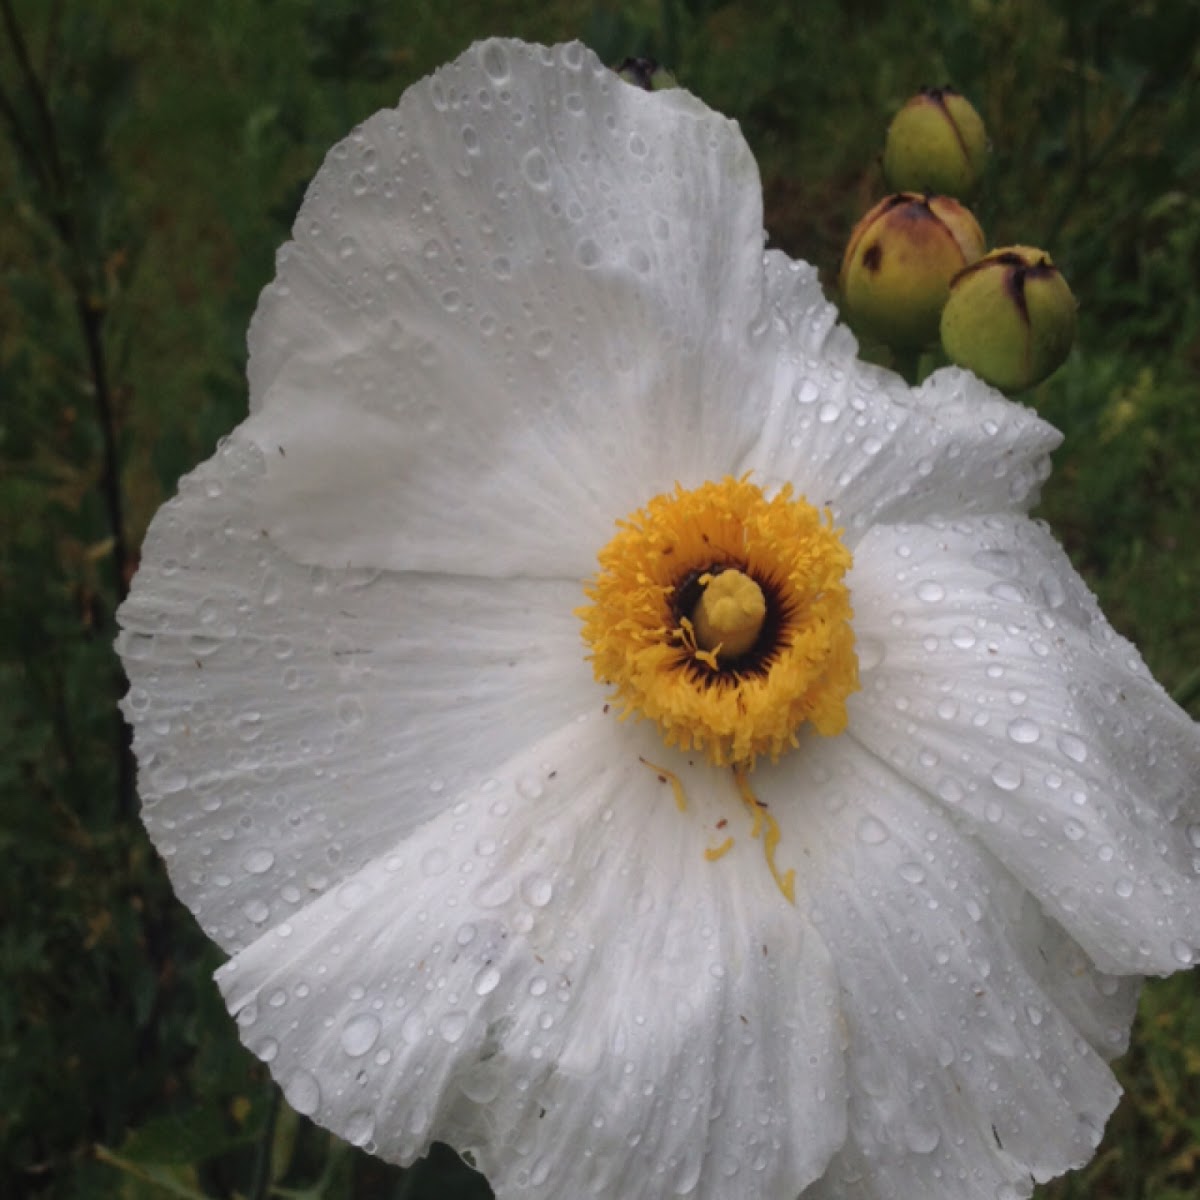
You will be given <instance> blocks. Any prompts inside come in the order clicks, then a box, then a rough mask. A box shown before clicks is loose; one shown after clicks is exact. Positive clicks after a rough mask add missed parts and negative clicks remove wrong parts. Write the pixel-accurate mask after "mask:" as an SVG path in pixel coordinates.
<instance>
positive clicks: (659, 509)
mask: <svg viewBox="0 0 1200 1200" xmlns="http://www.w3.org/2000/svg"><path fill="white" fill-rule="evenodd" d="M599 563H600V570H599V572H598V574H597V575H596V577H595V579H593V580H592V581H591V582H590V583H589V584H588V586H587V589H586V591H587V596H588V599H589V600H590V601H591V603H590V604H589V605H587V606H586V607H584V608H581V609H580V610H579V615H580V616H581V617H582V619H583V635H584V639H585V641H587V643H588V645H589V647H590V649H591V653H590V656H589V657H590V659H591V662H592V668H593V671H594V673H595V676H596V678H597V680H599V681H600V682H602V683H606V684H610V685H612V686H613V687H615V689H616V690H615V694H614V697H613V698H614V700H615V701H616V702H618V703H619V704H620V705H621V706H622V712H621V715H622V717H627V716H629V715H631V714H633V715H636V716H641V717H648V718H650V719H651V720H652V721H654V722H655V723H656V724H657V725H658V727H659V730H660V731H661V733H662V736H663V740H664V741H665V742H666V743H667V744H668V745H670V746H678V747H679V748H680V749H683V750H701V751H703V752H704V754H705V755H706V756H707V757H708V758H709V760H710V761H711V762H713V763H715V764H717V765H719V766H728V765H734V766H737V767H740V768H745V769H749V768H750V767H752V766H753V765H754V762H755V760H756V758H757V757H758V756H759V755H766V756H767V757H769V758H771V759H776V758H778V757H779V755H780V754H782V753H783V752H784V751H785V750H788V749H790V748H791V747H794V746H796V745H798V743H799V732H798V731H799V729H800V727H801V726H802V725H804V724H805V723H807V724H810V725H812V727H813V728H814V729H815V730H816V731H817V732H818V733H821V734H826V735H832V734H837V733H841V732H842V730H843V729H845V727H846V697H847V696H849V695H850V693H851V692H853V691H855V690H856V689H857V687H858V660H857V658H856V657H855V654H854V634H853V632H852V630H851V628H850V618H851V616H852V613H851V609H850V595H849V591H848V590H847V588H846V585H845V582H844V576H845V573H846V571H847V570H848V569H849V567H850V563H851V557H850V552H849V551H848V550H847V549H846V547H845V546H844V545H843V544H842V541H841V538H840V537H839V531H838V530H836V529H834V528H833V526H832V520H831V518H830V517H829V515H828V513H826V514H824V515H822V514H821V513H819V512H818V511H817V510H816V509H815V508H813V506H812V505H810V504H808V503H806V502H805V501H804V500H802V499H797V498H796V497H794V496H793V494H792V491H791V489H790V488H789V487H784V488H783V489H782V490H781V491H780V492H779V493H777V494H776V495H775V496H774V497H772V498H771V499H767V497H766V496H764V495H763V492H762V490H761V488H759V487H757V486H756V485H755V484H752V483H750V482H749V481H748V480H746V479H732V478H728V477H727V478H725V479H723V480H721V481H720V482H719V483H706V484H704V485H703V486H701V487H699V488H695V489H693V490H690V491H688V490H684V489H683V488H681V487H679V486H678V485H677V486H676V488H675V491H674V492H671V493H667V494H664V495H661V496H656V497H654V499H653V500H651V501H650V503H649V504H648V505H647V506H646V507H645V508H644V509H641V510H640V511H638V512H636V513H634V514H633V515H632V516H630V517H628V518H626V519H625V520H623V521H620V522H618V529H617V534H616V536H615V537H614V538H613V539H612V541H610V542H609V543H608V545H607V546H605V547H604V549H603V550H601V551H600V555H599Z"/></svg>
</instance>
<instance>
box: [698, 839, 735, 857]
mask: <svg viewBox="0 0 1200 1200" xmlns="http://www.w3.org/2000/svg"><path fill="white" fill-rule="evenodd" d="M732 849H733V838H731V837H727V838H726V839H725V840H724V841H723V842H722V843H721V844H720V845H719V846H710V847H709V848H708V849H707V850H705V852H704V857H705V858H707V859H708V861H709V862H716V861H717V859H718V858H724V857H725V855H727V854H728V853H729V851H730V850H732Z"/></svg>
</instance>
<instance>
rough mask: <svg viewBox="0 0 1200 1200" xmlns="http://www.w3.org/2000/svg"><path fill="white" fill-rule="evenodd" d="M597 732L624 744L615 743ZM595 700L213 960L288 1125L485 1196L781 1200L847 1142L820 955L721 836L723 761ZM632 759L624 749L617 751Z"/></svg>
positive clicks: (831, 1008)
mask: <svg viewBox="0 0 1200 1200" xmlns="http://www.w3.org/2000/svg"><path fill="white" fill-rule="evenodd" d="M618 733H619V734H620V735H621V736H618ZM638 749H645V750H646V751H647V752H650V751H653V752H655V753H656V755H657V756H658V758H659V760H660V763H659V765H662V763H663V762H664V761H666V760H668V755H667V754H666V753H665V752H664V751H663V750H662V748H661V746H659V745H658V744H657V738H656V737H655V735H654V734H653V733H652V732H651V731H649V730H648V729H644V728H643V729H639V730H635V729H632V728H631V727H618V728H614V723H613V722H612V721H611V720H610V719H607V718H605V717H604V715H603V714H602V713H601V711H600V710H599V709H597V710H596V712H595V714H594V715H593V716H592V717H590V718H589V719H588V720H586V721H584V722H582V723H575V724H573V725H572V726H570V727H569V728H567V729H565V730H563V731H562V732H560V733H558V734H556V735H553V736H551V737H548V738H546V739H545V740H544V741H543V742H541V743H540V744H539V745H537V746H536V747H533V748H531V749H530V750H529V751H528V752H526V753H524V754H521V755H519V756H517V757H516V758H514V759H513V760H512V761H511V762H508V763H506V764H503V765H502V766H500V767H498V768H497V770H496V773H495V775H494V776H493V777H492V778H491V779H489V780H487V781H485V782H484V784H483V785H482V786H480V787H479V788H476V789H473V790H472V791H471V792H469V793H467V794H465V795H464V796H462V797H461V798H460V799H459V800H458V801H457V802H456V803H455V804H454V806H453V807H452V808H451V809H449V810H448V811H447V812H445V813H444V814H443V815H442V816H440V817H438V818H437V819H436V820H434V821H433V822H431V823H430V824H428V825H426V826H425V827H423V828H422V829H421V830H419V831H417V832H416V833H415V834H413V835H412V836H410V837H408V838H407V839H405V840H404V841H402V842H400V843H398V844H397V845H396V846H395V847H394V848H393V849H392V850H391V851H390V852H385V853H383V854H381V856H380V857H379V858H378V859H376V860H375V861H373V862H371V863H369V864H368V865H367V866H365V867H364V868H363V869H362V870H361V871H359V872H358V873H357V874H356V875H355V876H353V877H352V878H350V879H348V880H346V881H345V882H344V883H342V884H341V885H340V887H339V888H338V889H336V890H335V891H332V892H330V893H329V894H327V895H325V896H323V897H322V898H321V899H320V900H318V901H316V902H315V903H313V904H312V905H310V906H308V907H307V908H305V909H304V910H302V911H301V912H299V913H298V914H297V915H296V917H295V919H294V920H292V921H290V922H288V923H287V924H286V925H284V926H281V927H279V928H277V929H275V930H273V931H272V932H270V933H268V934H266V935H264V936H263V938H262V939H260V940H259V941H258V942H256V943H254V944H253V945H251V946H250V947H248V948H247V949H245V950H244V951H242V952H241V953H240V954H239V955H237V956H236V957H235V958H234V959H233V960H231V962H230V963H229V964H228V965H227V966H225V967H224V968H222V970H221V972H220V973H219V980H220V983H221V987H222V989H223V991H224V992H225V995H226V998H227V1000H228V1002H229V1004H230V1007H231V1009H232V1010H233V1011H234V1012H235V1014H236V1015H237V1019H238V1022H239V1024H240V1025H241V1028H242V1036H243V1038H244V1040H245V1041H246V1043H247V1045H249V1046H250V1047H251V1048H252V1049H253V1050H254V1051H255V1052H256V1053H257V1054H258V1055H260V1057H262V1058H263V1059H264V1060H266V1061H268V1062H269V1063H270V1065H271V1069H272V1071H273V1072H274V1073H275V1074H276V1076H277V1078H278V1079H279V1080H280V1082H281V1083H282V1085H283V1087H284V1092H285V1095H287V1097H288V1099H289V1100H290V1101H291V1103H292V1104H293V1105H294V1106H295V1107H297V1108H298V1109H299V1110H300V1111H301V1112H304V1113H307V1114H309V1115H311V1116H313V1117H314V1118H315V1119H316V1120H318V1121H319V1122H320V1123H321V1124H323V1125H327V1126H329V1127H330V1128H332V1129H334V1130H336V1131H338V1132H339V1133H342V1134H343V1135H344V1136H346V1137H347V1138H349V1139H350V1140H351V1141H353V1142H355V1143H357V1144H359V1145H365V1146H367V1148H368V1149H371V1150H373V1151H375V1152H377V1153H379V1154H381V1155H382V1156H384V1157H386V1158H389V1159H392V1160H395V1161H399V1162H409V1161H411V1160H412V1159H413V1158H414V1157H416V1156H417V1155H419V1154H420V1153H422V1151H423V1150H424V1149H425V1148H426V1147H427V1146H428V1144H429V1141H430V1139H431V1138H435V1137H436V1138H440V1139H444V1140H448V1141H450V1142H451V1143H452V1144H453V1145H455V1146H457V1147H458V1148H460V1149H463V1150H469V1151H470V1152H471V1153H472V1155H473V1156H474V1159H475V1161H476V1162H477V1163H478V1164H479V1166H480V1169H481V1170H483V1171H484V1173H485V1174H486V1175H487V1177H488V1179H489V1181H490V1182H491V1184H492V1186H493V1188H494V1189H495V1191H496V1193H497V1195H498V1196H499V1197H500V1198H501V1200H505V1198H506V1197H513V1196H518V1195H519V1196H523V1197H524V1196H528V1197H546V1198H547V1200H549V1198H552V1197H553V1198H555V1200H557V1198H559V1197H564V1196H584V1195H608V1196H621V1197H624V1198H627V1200H638V1198H646V1200H650V1198H654V1197H660V1196H668V1195H688V1196H695V1197H698V1198H711V1200H776V1198H777V1197H780V1196H795V1195H797V1194H798V1193H799V1192H800V1190H801V1189H803V1188H804V1187H805V1186H807V1185H808V1184H810V1183H811V1182H812V1181H813V1180H814V1179H816V1178H817V1177H818V1176H819V1175H820V1174H821V1172H822V1171H823V1170H824V1168H825V1165H826V1163H827V1161H828V1159H829V1157H830V1155H831V1154H832V1153H833V1151H834V1150H835V1149H836V1148H837V1147H838V1146H839V1145H840V1144H841V1142H842V1140H843V1137H844V1134H845V1092H844V1087H843V1079H842V1053H841V1035H840V1033H839V1015H838V1008H837V998H836V993H835V984H834V970H833V964H832V963H831V960H830V956H829V953H828V951H827V950H826V948H825V946H824V944H823V943H822V941H821V939H820V937H819V936H817V935H816V933H815V931H814V930H813V928H812V927H811V925H809V924H808V922H807V921H806V920H805V919H804V918H803V915H802V914H801V913H799V912H798V911H797V909H796V908H794V907H793V906H792V905H790V904H788V903H787V902H786V901H785V900H784V898H783V897H782V895H781V894H780V892H779V891H778V889H777V887H776V885H775V883H774V881H773V880H772V879H771V877H770V875H769V873H768V872H767V871H766V870H765V868H764V867H763V864H762V857H761V847H760V845H759V844H758V843H757V842H752V841H751V839H749V838H741V839H740V840H739V845H738V846H736V847H735V850H734V852H732V853H731V854H729V855H727V856H726V857H725V858H722V859H720V860H719V861H717V862H710V861H708V860H707V859H706V857H705V855H704V849H705V848H706V847H707V846H711V845H715V844H717V843H719V842H720V840H721V838H722V834H721V833H720V832H718V831H716V829H715V824H714V821H715V818H717V815H718V814H721V813H724V814H725V815H727V816H728V817H731V818H733V819H732V820H731V821H730V827H733V828H738V829H741V828H742V827H743V826H745V825H747V824H748V818H744V814H743V818H744V819H740V818H739V817H738V810H740V809H741V804H740V802H739V801H738V800H737V798H736V793H735V790H734V786H733V780H732V775H731V774H730V773H727V772H722V773H719V774H716V773H713V772H711V771H708V770H696V769H692V768H689V767H688V766H687V764H686V761H685V760H684V759H683V758H682V757H681V756H669V761H670V762H671V767H672V769H677V770H678V771H679V773H680V778H681V779H682V780H683V783H684V787H685V790H686V792H687V794H688V798H689V807H688V810H687V811H686V812H679V811H678V810H677V808H676V805H675V802H674V799H673V791H672V788H671V787H670V786H669V784H668V783H667V781H666V780H665V779H663V778H660V777H659V776H658V774H657V771H656V770H654V769H650V768H648V767H647V766H646V765H645V764H644V763H642V762H640V761H639V760H638V757H637V754H636V751H637V750H638ZM631 751H632V752H631Z"/></svg>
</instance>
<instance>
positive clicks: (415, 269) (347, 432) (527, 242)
mask: <svg viewBox="0 0 1200 1200" xmlns="http://www.w3.org/2000/svg"><path fill="white" fill-rule="evenodd" d="M761 205H762V201H761V188H760V183H759V177H758V171H757V168H756V167H755V164H754V160H753V157H752V156H751V154H750V151H749V149H748V148H747V146H746V144H745V142H744V140H743V139H742V137H741V134H740V133H739V132H738V129H737V126H736V125H735V124H734V123H733V122H730V121H728V120H727V119H726V118H724V117H721V116H719V115H718V114H716V113H713V112H711V111H710V110H709V109H707V108H705V107H704V105H703V104H701V103H700V102H699V101H698V100H696V99H695V98H694V97H692V96H690V95H689V94H688V93H686V92H684V91H682V90H671V91H667V92H660V93H655V94H653V95H652V94H650V93H647V92H645V91H642V90H641V89H638V88H635V87H632V86H630V85H628V84H625V83H623V82H621V81H620V80H619V79H618V78H617V76H616V75H614V74H613V73H612V72H610V71H607V70H605V69H604V68H603V67H602V66H601V64H600V63H599V62H598V60H597V59H596V58H595V56H594V55H592V54H591V53H590V52H589V51H586V50H584V49H583V48H582V47H580V46H578V45H571V46H566V47H561V48H559V49H558V50H556V51H554V52H550V51H546V50H543V49H542V48H539V47H532V46H526V45H522V44H520V43H516V42H488V43H483V44H480V45H477V46H475V47H473V48H472V49H471V50H469V51H468V52H467V53H466V54H464V55H463V56H462V57H461V58H460V59H458V60H457V61H456V62H454V63H451V64H450V65H449V66H446V67H444V68H443V69H442V70H440V71H439V72H438V73H437V74H436V75H435V76H433V77H431V78H430V79H428V80H425V81H423V82H422V83H419V84H417V85H416V86H415V87H413V88H411V89H409V91H408V92H406V93H405V95H404V97H403V99H402V100H401V102H400V105H399V108H398V109H396V110H395V111H388V112H381V113H378V114H376V115H375V116H373V117H372V118H370V119H369V120H368V121H366V122H365V123H364V124H363V125H362V126H360V127H359V128H358V129H357V130H356V131H355V132H354V133H353V134H352V135H351V136H350V137H349V138H348V139H347V140H346V141H345V142H342V143H340V144H339V145H338V146H336V147H335V148H334V149H333V151H332V152H331V153H330V155H329V157H328V158H327V160H326V162H325V164H324V166H323V167H322V169H321V171H320V172H319V173H318V175H317V177H316V179H315V180H314V182H313V185H312V187H311V189H310V191H309V193H308V196H307V198H306V199H305V202H304V205H303V208H302V210H301V212H300V215H299V217H298V218H297V221H296V225H295V229H294V231H293V235H294V239H295V240H294V241H293V242H290V243H289V244H288V245H287V246H285V247H284V248H283V250H282V251H281V252H280V256H279V263H278V273H277V279H276V282H275V283H274V284H273V285H272V286H270V287H268V288H267V289H266V291H265V292H264V293H263V297H262V300H261V301H260V305H259V310H258V313H257V315H256V318H255V321H254V325H253V327H252V330H251V338H250V341H251V351H252V357H251V370H250V375H251V385H252V401H253V404H252V406H253V407H254V408H255V409H256V416H255V418H254V419H253V420H252V421H251V423H250V425H249V426H248V433H249V435H250V436H252V437H253V438H254V439H255V440H256V441H257V442H258V444H259V445H260V446H261V447H262V448H263V449H264V452H266V453H267V454H268V456H269V487H268V488H267V489H266V490H265V492H264V497H263V502H262V503H263V508H262V512H261V520H262V522H263V524H264V527H265V528H267V529H268V530H270V532H271V534H272V536H273V537H276V538H277V539H280V540H281V541H282V542H283V544H284V545H286V546H287V547H289V548H290V549H291V550H292V552H293V553H294V554H296V555H297V556H299V557H301V558H303V559H304V560H305V561H309V562H320V563H323V564H325V565H331V566H343V565H345V564H347V563H352V564H354V565H356V566H362V565H369V566H375V567H393V568H402V569H409V570H412V569H429V570H449V571H453V572H455V573H476V574H499V575H506V574H518V573H522V574H533V575H552V576H564V575H572V576H574V577H577V578H578V577H581V576H583V575H585V574H587V573H588V572H589V571H590V570H591V569H592V566H593V561H594V559H593V556H594V554H595V551H596V549H597V548H598V547H599V546H601V545H603V544H604V542H606V541H607V540H608V539H609V537H610V536H611V534H612V528H613V522H614V521H615V520H616V519H617V518H618V517H620V516H623V515H625V514H627V513H629V512H631V511H632V510H634V509H635V508H637V507H640V506H641V505H643V504H644V503H645V502H646V501H647V500H648V499H649V498H650V497H651V496H653V495H655V494H657V493H659V492H662V491H665V490H668V489H669V488H671V487H672V486H673V485H674V483H675V482H676V481H677V480H678V481H681V482H683V483H685V485H686V484H691V485H696V484H699V483H700V482H702V481H703V480H704V479H706V478H708V477H710V476H711V475H712V474H713V472H714V470H715V471H716V473H717V474H718V475H722V474H725V473H727V471H728V468H729V464H730V462H731V461H732V460H731V457H730V456H731V454H732V455H736V453H737V450H738V446H737V444H736V438H737V436H739V434H738V433H737V430H739V428H745V429H746V430H747V431H746V432H745V435H744V436H746V437H747V438H752V437H753V432H754V428H755V426H754V422H753V421H751V422H750V423H749V425H748V426H746V424H745V420H744V417H743V416H742V415H741V414H739V412H738V407H739V402H740V400H741V398H742V396H743V394H744V393H745V392H746V390H747V385H746V379H747V377H748V372H749V370H750V368H751V365H752V364H751V363H748V362H747V361H746V356H745V355H744V354H743V353H742V350H743V349H744V346H745V342H746V337H747V332H746V331H747V327H748V325H749V324H750V322H751V319H752V318H753V317H754V315H755V314H756V312H757V310H758V307H759V305H760V304H761V301H762V253H761V248H762V236H763V235H762V208H761ZM277 446H278V447H282V448H283V449H284V451H285V452H286V457H285V456H283V455H280V454H279V453H277V452H276V447H277ZM464 509H465V510H467V511H468V512H469V513H470V515H471V524H470V525H467V524H464V523H463V522H461V521H459V522H448V520H447V514H454V513H457V512H459V511H461V510H464Z"/></svg>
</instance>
